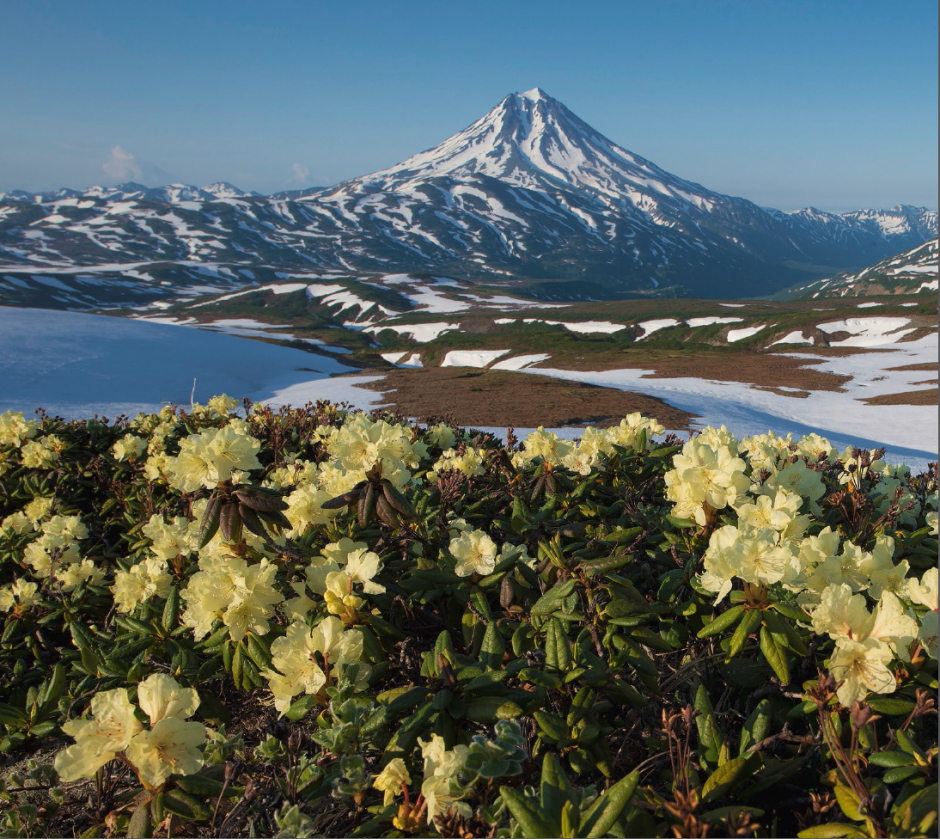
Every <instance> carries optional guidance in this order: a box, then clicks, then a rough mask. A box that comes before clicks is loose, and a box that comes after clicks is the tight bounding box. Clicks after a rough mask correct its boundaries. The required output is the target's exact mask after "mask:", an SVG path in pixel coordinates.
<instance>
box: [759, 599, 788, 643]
mask: <svg viewBox="0 0 940 839" xmlns="http://www.w3.org/2000/svg"><path fill="white" fill-rule="evenodd" d="M761 618H762V619H763V621H764V626H766V627H767V628H768V629H769V630H770V634H771V635H772V636H773V639H774V641H775V642H776V644H777V646H778V647H780V648H784V647H787V646H789V644H790V639H789V638H788V637H787V631H786V630H785V629H784V620H783V619H782V618H781V617H780V615H778V614H776V613H775V612H773V611H772V610H770V609H768V610H766V611H764V612H763V613H762V615H761Z"/></svg>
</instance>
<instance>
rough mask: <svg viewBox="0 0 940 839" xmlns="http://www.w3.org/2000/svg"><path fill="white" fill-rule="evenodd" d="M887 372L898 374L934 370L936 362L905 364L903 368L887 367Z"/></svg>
mask: <svg viewBox="0 0 940 839" xmlns="http://www.w3.org/2000/svg"><path fill="white" fill-rule="evenodd" d="M886 369H888V370H892V371H893V370H897V371H898V372H900V373H903V372H905V371H910V372H912V373H917V372H919V371H920V370H936V369H937V362H936V361H925V362H924V363H923V364H905V365H904V366H903V367H888V368H886Z"/></svg>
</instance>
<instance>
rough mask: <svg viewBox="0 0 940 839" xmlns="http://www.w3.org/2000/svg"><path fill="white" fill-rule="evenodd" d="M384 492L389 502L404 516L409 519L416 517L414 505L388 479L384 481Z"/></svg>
mask: <svg viewBox="0 0 940 839" xmlns="http://www.w3.org/2000/svg"><path fill="white" fill-rule="evenodd" d="M382 494H383V495H384V496H385V499H386V500H387V501H388V503H389V504H390V505H391V506H392V507H394V508H395V509H396V510H398V512H399V513H401V514H402V515H403V516H405V517H406V518H409V519H413V518H414V517H415V515H416V513H415V511H414V507H412V506H411V504H409V503H408V499H407V498H405V496H404V495H402V494H401V493H400V492H399V491H398V490H397V489H396V488H395V485H394V484H392V482H391V481H389V480H388V479H385V480H383V481H382Z"/></svg>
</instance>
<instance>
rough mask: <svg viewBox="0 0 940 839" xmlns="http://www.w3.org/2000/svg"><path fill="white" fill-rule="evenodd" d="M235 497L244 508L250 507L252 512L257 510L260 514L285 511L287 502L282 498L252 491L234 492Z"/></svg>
mask: <svg viewBox="0 0 940 839" xmlns="http://www.w3.org/2000/svg"><path fill="white" fill-rule="evenodd" d="M235 497H236V498H237V499H238V500H239V501H241V503H242V504H244V505H245V506H247V507H251V509H252V510H257V511H258V512H260V513H274V512H277V511H278V510H286V509H287V502H286V501H285V500H284V499H283V498H279V497H277V496H274V495H269V494H267V493H261V492H258V491H256V490H254V489H252V490H242V489H239V490H235Z"/></svg>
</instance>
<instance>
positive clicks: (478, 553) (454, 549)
mask: <svg viewBox="0 0 940 839" xmlns="http://www.w3.org/2000/svg"><path fill="white" fill-rule="evenodd" d="M449 550H450V552H451V554H452V555H453V557H454V558H455V559H456V560H457V565H456V567H455V568H454V572H455V573H456V574H457V576H458V577H469V576H470V575H471V574H491V573H492V572H493V569H494V568H495V567H496V543H495V542H494V541H493V540H492V539H491V538H490V537H489V536H488V535H487V534H486V533H484V532H483V531H482V530H470V531H466V532H464V533H461V534H460V535H459V536H458V537H457V538H456V539H451V542H450V547H449Z"/></svg>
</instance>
